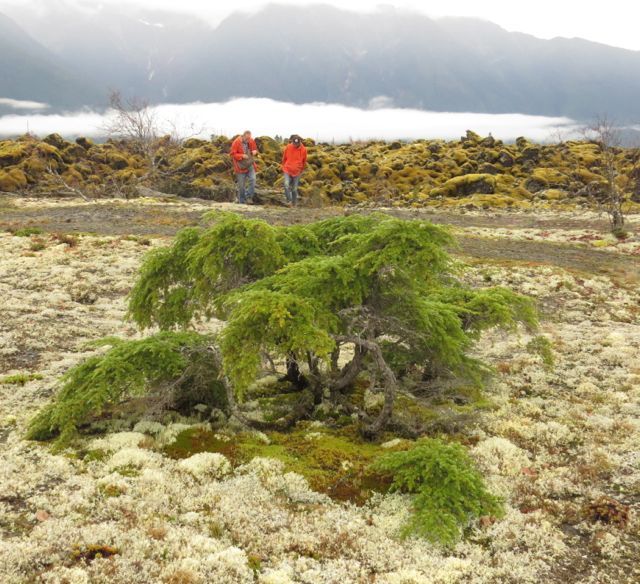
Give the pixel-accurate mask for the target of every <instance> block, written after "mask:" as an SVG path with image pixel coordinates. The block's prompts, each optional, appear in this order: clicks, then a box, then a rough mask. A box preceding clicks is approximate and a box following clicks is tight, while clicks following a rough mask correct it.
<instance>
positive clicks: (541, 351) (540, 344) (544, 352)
mask: <svg viewBox="0 0 640 584" xmlns="http://www.w3.org/2000/svg"><path fill="white" fill-rule="evenodd" d="M527 351H529V353H532V354H536V355H539V356H540V358H541V359H542V363H543V364H544V368H545V369H546V370H547V371H550V370H551V369H553V366H554V364H555V359H554V357H553V349H552V344H551V341H550V340H549V339H547V337H543V336H542V335H538V336H536V337H533V339H531V340H530V341H529V342H528V343H527Z"/></svg>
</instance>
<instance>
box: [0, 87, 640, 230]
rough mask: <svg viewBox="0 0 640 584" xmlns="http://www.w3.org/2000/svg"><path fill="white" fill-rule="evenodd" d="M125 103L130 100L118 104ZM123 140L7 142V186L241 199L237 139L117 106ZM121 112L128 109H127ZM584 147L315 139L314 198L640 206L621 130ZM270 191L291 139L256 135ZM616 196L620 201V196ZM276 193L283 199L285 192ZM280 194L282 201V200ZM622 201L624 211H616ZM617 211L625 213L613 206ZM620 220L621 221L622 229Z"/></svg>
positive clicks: (306, 183) (2, 167) (579, 143)
mask: <svg viewBox="0 0 640 584" xmlns="http://www.w3.org/2000/svg"><path fill="white" fill-rule="evenodd" d="M116 99H120V98H117V96H116ZM116 105H117V107H116V110H117V111H119V112H120V114H119V116H118V117H117V118H116V120H117V124H116V125H117V128H115V129H114V128H111V129H110V131H111V132H112V134H113V136H114V137H112V138H111V139H109V140H107V141H106V142H104V143H94V142H93V141H92V140H90V139H87V138H78V139H77V140H75V142H69V141H67V140H64V139H63V138H62V137H61V136H59V135H57V134H52V135H50V136H47V137H46V138H44V139H43V140H39V139H37V138H35V137H33V136H29V135H25V136H22V137H20V138H17V139H15V140H5V141H0V190H1V191H5V192H12V193H32V194H38V193H47V194H70V195H76V196H77V195H78V194H82V196H85V197H87V198H91V197H97V196H109V195H111V196H114V195H117V196H126V197H129V196H137V194H138V192H139V188H140V187H142V186H144V187H150V188H152V189H155V190H157V191H160V192H164V193H169V194H175V195H178V196H181V197H199V198H203V199H211V200H215V201H231V200H233V197H234V184H233V175H232V166H231V160H230V158H229V156H228V151H229V145H230V140H229V139H228V138H227V137H224V136H214V137H212V138H211V140H202V139H198V138H189V139H186V140H178V139H177V138H176V137H175V136H172V135H168V136H161V135H158V134H157V133H155V132H156V131H155V130H154V132H151V133H149V132H147V131H146V130H145V128H146V127H147V125H148V124H151V126H152V127H153V121H148V120H146V118H145V117H144V111H145V110H144V107H143V106H141V105H140V104H129V105H127V104H123V103H122V102H121V101H120V102H119V103H116ZM118 108H119V109H118ZM598 127H599V128H600V132H598V131H595V132H591V133H589V134H588V135H587V137H586V138H585V139H584V140H574V141H563V142H560V143H558V144H546V145H545V144H534V143H531V142H529V141H528V140H526V139H525V138H519V139H518V140H517V141H516V142H515V143H514V144H507V143H503V142H502V141H500V140H496V139H494V138H492V137H491V136H489V137H485V138H483V137H481V136H478V135H477V134H475V133H474V132H471V131H469V132H467V134H466V135H465V136H463V137H462V138H461V139H460V140H457V141H450V142H445V141H443V140H417V141H414V142H399V141H398V142H391V143H387V142H363V143H360V142H354V143H349V144H326V143H324V144H315V143H314V142H313V141H312V140H306V141H305V143H306V145H307V148H308V152H309V156H308V168H307V170H306V171H305V173H304V175H303V178H302V183H301V186H302V195H303V203H304V204H307V205H316V206H320V205H323V204H337V205H374V206H375V205H377V206H380V205H384V206H412V207H432V206H439V207H470V208H501V209H536V208H537V209H542V208H554V209H565V210H570V209H575V208H576V207H599V208H603V209H605V210H606V211H608V212H609V211H610V212H614V211H615V214H616V217H618V216H623V215H624V213H629V212H635V211H637V209H638V204H639V203H640V186H639V185H640V183H639V179H640V170H639V168H638V160H639V156H638V149H637V148H621V147H619V146H618V145H617V143H616V142H615V141H614V140H613V138H615V136H613V135H612V133H611V132H609V130H611V128H610V126H607V125H605V126H604V129H605V130H607V131H604V132H603V131H602V130H603V126H602V125H600V126H596V129H597V128H598ZM257 142H258V144H259V149H260V156H259V163H258V164H259V187H260V189H259V193H258V198H259V199H261V200H263V201H272V200H279V198H278V196H277V195H279V193H280V191H281V187H282V184H281V183H282V176H281V171H280V158H281V151H282V147H283V144H282V143H281V141H278V140H275V139H273V138H270V137H261V138H258V140H257ZM612 193H613V194H615V197H614V198H612V196H611V194H612ZM274 194H275V195H276V196H275V197H274ZM280 198H281V197H280ZM614 201H615V204H614ZM612 204H614V207H615V209H614V208H613V207H611V205H612ZM619 223H620V218H619V217H618V218H614V220H613V224H612V227H614V228H617V227H618V226H619Z"/></svg>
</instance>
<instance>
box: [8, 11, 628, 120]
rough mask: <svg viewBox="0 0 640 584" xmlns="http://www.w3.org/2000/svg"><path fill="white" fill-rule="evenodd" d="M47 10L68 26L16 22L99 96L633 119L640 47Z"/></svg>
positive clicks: (350, 25)
mask: <svg viewBox="0 0 640 584" xmlns="http://www.w3.org/2000/svg"><path fill="white" fill-rule="evenodd" d="M56 6H58V7H60V6H62V7H64V6H66V4H65V3H64V2H57V3H56ZM58 10H59V11H60V12H59V14H60V15H64V16H59V17H58V18H59V19H63V20H65V21H67V25H66V26H67V28H65V27H64V26H62V25H60V26H53V27H52V26H49V27H43V24H42V22H40V24H39V25H37V24H34V23H37V19H34V18H31V20H29V19H28V18H26V17H25V18H24V23H23V24H25V23H26V24H29V23H31V24H30V25H29V26H28V27H27V28H32V29H34V30H37V31H39V32H40V33H41V35H42V38H40V37H38V38H39V39H40V40H41V42H42V43H43V44H45V45H46V46H47V48H48V49H49V50H50V51H52V52H55V54H56V55H57V56H58V57H59V58H60V59H61V60H62V62H63V63H67V62H68V63H70V65H72V66H73V67H74V68H75V69H76V70H78V71H81V72H82V74H83V75H84V76H85V78H86V79H89V80H91V81H92V82H93V83H94V84H95V85H100V86H101V88H102V90H103V91H104V93H105V99H103V100H102V101H103V102H104V101H105V100H106V88H117V89H120V90H122V91H123V92H124V93H126V94H131V95H138V96H140V97H144V98H148V99H149V100H150V101H152V102H156V103H158V102H174V103H189V102H193V101H209V102H214V101H226V100H229V99H232V98H234V97H269V98H271V99H276V100H281V101H290V102H294V103H307V102H317V101H322V102H331V103H341V104H345V105H350V106H356V107H365V108H366V107H369V106H370V105H371V104H372V103H373V104H375V103H378V102H380V100H382V101H383V102H384V103H386V104H389V105H391V106H396V107H409V108H418V109H425V110H434V111H453V112H461V111H470V112H484V113H514V112H517V113H523V114H534V115H548V116H566V117H570V118H574V119H578V120H586V119H591V118H593V117H594V116H596V115H599V114H608V115H610V116H612V117H615V118H616V119H619V120H620V121H622V122H638V121H640V102H639V101H638V100H637V99H636V96H637V95H638V94H639V93H640V51H631V50H628V49H620V48H616V47H611V46H609V45H604V44H602V43H596V42H593V41H588V40H585V39H580V38H576V39H569V38H565V37H556V38H554V39H550V40H543V39H539V38H536V37H534V36H532V35H528V34H525V33H518V32H508V31H506V30H505V29H503V28H501V27H500V26H498V25H497V24H495V23H492V22H490V21H486V20H478V19H469V18H460V17H445V18H441V19H437V20H434V19H431V18H429V17H427V16H424V15H422V14H418V13H413V12H408V11H402V10H386V11H380V12H374V13H356V12H349V11H346V10H343V9H340V8H336V7H333V6H327V5H312V6H305V7H296V6H283V5H277V4H275V5H268V6H266V7H264V8H263V9H261V10H259V11H256V12H252V13H241V12H236V13H232V14H231V15H229V16H228V17H227V18H225V19H224V20H223V21H222V22H220V24H219V25H218V26H217V27H215V28H214V27H210V26H209V25H207V24H206V23H204V21H199V20H198V19H196V18H195V17H187V16H176V15H171V14H169V13H163V12H157V11H156V12H150V11H143V10H137V11H130V12H118V11H114V10H112V11H108V10H106V9H105V11H103V12H99V13H91V14H80V13H74V12H73V11H72V10H71V9H69V11H67V12H63V9H62V8H58ZM74 15H75V16H74ZM74 19H75V20H74ZM26 24H25V26H26ZM151 25H154V26H151ZM89 29H90V30H91V35H90V36H91V38H89V37H88V36H87V34H88V33H87V30H89ZM67 31H74V34H67ZM283 31H284V32H283ZM83 46H86V49H85V50H81V48H82V47H83ZM0 74H2V69H1V68H0ZM0 93H2V92H1V91H0ZM24 93H25V92H23V94H24ZM9 97H13V96H9ZM39 97H40V96H38V95H30V96H29V98H30V99H35V100H38V101H41V99H39ZM88 105H95V104H88Z"/></svg>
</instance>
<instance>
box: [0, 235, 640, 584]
mask: <svg viewBox="0 0 640 584" xmlns="http://www.w3.org/2000/svg"><path fill="white" fill-rule="evenodd" d="M45 239H47V238H46V237H45ZM158 243H159V242H158V241H154V242H153V245H156V244H158ZM29 248H30V242H29V239H28V238H19V237H13V236H11V235H8V234H2V235H0V298H1V299H2V310H1V311H0V376H4V375H8V374H12V373H18V372H34V373H35V372H37V373H40V374H42V375H43V379H41V380H34V381H31V382H29V383H27V384H26V385H25V386H23V387H20V386H16V385H0V582H2V583H23V582H25V583H26V582H49V583H54V582H56V583H63V582H69V583H76V582H78V583H80V582H109V583H111V582H118V583H123V584H125V583H127V584H128V583H134V582H140V583H147V582H148V583H152V582H169V583H192V582H216V583H222V584H224V583H242V582H247V583H248V582H255V581H257V582H261V583H265V584H266V583H271V584H276V583H278V584H279V583H290V582H301V583H333V582H335V583H341V584H347V583H351V582H354V583H355V582H358V583H360V582H362V583H365V582H366V583H369V582H376V583H389V584H391V583H393V584H401V583H405V584H409V583H422V582H424V583H432V582H434V583H454V582H495V583H502V582H513V583H520V582H532V583H533V582H553V581H563V582H592V583H594V584H596V583H601V582H611V583H614V582H616V583H617V582H636V581H638V579H640V569H639V568H638V566H637V562H636V559H637V557H638V554H639V553H640V546H639V544H638V542H639V527H638V518H637V506H638V501H639V499H640V454H639V452H638V446H639V445H640V421H639V420H640V361H639V359H638V355H639V354H640V323H639V322H638V301H639V299H640V298H639V295H638V292H637V291H635V292H634V291H628V290H624V289H621V288H617V287H615V286H614V285H612V284H611V283H610V282H609V281H608V280H606V279H604V278H599V277H585V276H577V275H572V274H569V273H567V272H564V271H562V270H560V269H555V268H535V269H532V268H529V267H521V268H509V269H507V268H504V267H500V266H498V265H494V266H491V265H488V266H479V267H475V268H473V270H472V271H471V272H470V274H469V278H470V279H471V280H473V281H475V282H476V283H478V285H485V284H486V282H487V281H488V280H490V281H491V283H493V284H504V285H507V286H510V287H513V288H515V289H517V290H519V291H521V292H524V293H527V294H530V295H532V296H534V297H536V298H537V299H538V300H539V302H540V306H541V309H542V311H543V314H544V315H545V320H544V321H543V326H542V333H543V334H544V335H545V336H546V337H547V338H548V339H549V340H551V341H552V342H553V343H554V348H555V358H556V365H555V368H554V369H553V370H552V371H548V370H546V369H545V367H544V366H543V363H542V360H541V359H540V357H539V356H538V355H535V354H532V353H530V352H529V351H528V350H527V348H526V345H527V342H528V341H529V340H530V338H531V337H530V336H529V335H527V334H526V333H524V332H522V333H520V334H519V335H507V334H504V333H498V332H492V333H490V334H487V335H486V336H485V338H484V339H483V341H482V343H481V345H480V347H479V350H478V352H479V354H480V355H481V356H482V357H484V358H485V359H487V360H488V361H490V362H491V363H492V364H494V365H495V366H496V367H497V369H498V371H499V374H498V376H497V377H496V379H495V381H494V383H493V384H492V385H491V386H490V387H489V388H488V390H487V391H488V394H489V396H490V398H491V399H492V400H493V402H494V403H495V409H493V410H492V411H491V412H490V413H488V414H486V415H485V416H484V417H483V418H482V419H480V420H479V421H478V423H477V424H476V425H474V427H472V428H469V430H468V439H469V442H470V443H472V444H475V445H474V446H473V447H472V449H471V452H472V455H473V457H474V458H475V460H476V461H477V462H478V464H479V466H480V467H481V468H482V470H483V472H484V474H485V476H486V477H487V480H488V482H489V484H490V486H491V488H492V489H493V491H494V492H496V493H499V494H501V495H502V496H504V497H505V500H506V504H507V514H506V516H505V517H504V518H503V519H501V520H499V521H496V522H493V521H492V520H487V521H485V522H483V524H482V525H479V526H477V528H476V529H474V530H473V531H471V533H470V534H469V538H468V539H467V540H466V541H465V542H463V543H460V544H459V545H458V546H457V547H456V548H455V549H454V550H451V551H448V552H446V551H442V550H438V549H437V548H434V547H433V546H431V545H429V544H427V543H425V542H423V541H419V540H409V541H402V540H400V539H398V537H397V532H398V527H399V526H400V524H401V523H402V521H403V519H404V518H405V517H406V514H407V513H408V509H409V507H408V503H407V500H406V499H404V498H403V497H400V496H384V497H383V496H380V497H376V498H374V500H372V501H371V502H370V503H369V504H367V505H365V506H363V507H357V506H354V505H348V504H344V503H338V502H334V501H331V500H330V499H328V498H327V497H326V496H324V495H320V494H317V493H314V492H312V491H311V490H310V489H309V488H308V486H307V485H306V483H305V481H304V479H303V478H302V477H300V476H299V475H296V474H294V473H287V472H286V470H285V469H283V468H282V467H281V466H280V464H279V463H277V462H276V461H271V460H266V459H254V461H253V462H251V463H249V464H247V465H244V466H242V467H239V468H231V466H230V465H229V463H228V461H227V460H226V459H224V458H223V457H222V456H221V455H219V454H205V455H202V454H199V455H194V456H193V457H191V458H190V459H186V460H183V461H176V460H172V459H169V458H167V457H165V456H163V454H162V453H161V452H160V446H161V445H163V444H166V443H167V442H168V441H170V440H172V437H174V436H175V434H176V431H177V430H179V429H180V428H182V427H183V426H177V427H174V426H163V425H160V424H158V423H154V422H142V423H140V424H138V425H137V426H136V427H134V428H121V429H120V430H121V431H115V429H114V431H112V432H111V433H110V434H107V435H105V436H102V437H99V438H87V439H86V444H85V445H84V448H85V449H86V450H88V451H91V450H99V451H100V452H104V453H105V455H104V456H102V457H97V459H92V457H79V456H78V454H77V451H76V450H70V451H68V452H63V453H59V454H53V453H51V451H50V449H49V448H48V447H47V446H46V445H42V444H34V443H29V442H26V441H24V440H23V438H22V436H23V434H24V429H25V425H26V422H27V420H28V419H29V417H30V416H31V415H32V414H33V413H34V412H35V411H36V410H37V409H38V408H39V407H41V406H42V405H43V404H44V403H46V402H47V401H48V400H49V399H50V398H51V395H52V391H53V387H54V382H55V379H56V378H57V377H58V376H59V375H60V374H61V373H62V372H64V371H65V370H67V369H68V368H69V367H70V366H71V365H73V364H75V363H76V362H77V361H78V360H80V359H81V358H83V357H84V356H86V355H87V354H89V353H90V350H89V349H87V348H86V347H84V344H85V343H86V341H88V340H90V339H94V338H98V337H101V336H104V335H108V334H118V335H122V336H128V335H135V334H136V331H135V329H134V328H133V327H132V326H131V325H128V324H126V323H123V322H122V317H123V315H124V308H125V300H124V296H125V294H126V292H127V290H128V288H129V286H130V284H131V282H132V279H133V277H134V274H135V270H136V268H137V266H138V265H139V262H140V259H141V257H142V255H143V253H144V252H146V251H147V250H148V249H149V248H148V247H146V246H143V245H140V244H139V243H138V242H136V241H129V240H126V239H119V238H109V237H107V238H96V237H88V236H87V237H82V238H80V241H79V244H78V245H77V246H75V247H69V246H67V245H64V244H59V245H55V244H54V243H53V241H52V240H49V239H47V247H46V248H45V249H44V250H41V251H37V252H31V251H30V249H29ZM181 422H182V423H186V424H189V423H194V422H195V420H192V421H189V420H182V421H181ZM601 495H608V496H611V497H613V498H615V499H616V500H618V501H620V502H622V503H624V504H626V505H628V506H629V507H630V509H631V515H630V517H631V518H630V521H629V522H628V524H627V525H625V526H616V525H613V524H606V523H599V522H594V521H591V520H589V518H588V517H587V515H585V513H584V509H585V508H586V506H587V505H588V504H589V503H590V502H592V501H594V500H596V499H598V497H600V496H601ZM98 552H101V553H98Z"/></svg>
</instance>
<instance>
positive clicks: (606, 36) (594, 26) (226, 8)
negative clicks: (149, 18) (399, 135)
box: [0, 0, 640, 50]
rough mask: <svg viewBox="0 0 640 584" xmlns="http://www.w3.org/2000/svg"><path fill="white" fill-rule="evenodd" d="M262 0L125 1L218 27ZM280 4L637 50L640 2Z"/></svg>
mask: <svg viewBox="0 0 640 584" xmlns="http://www.w3.org/2000/svg"><path fill="white" fill-rule="evenodd" d="M34 1H35V2H39V3H41V4H44V5H50V4H52V3H54V2H55V1H56V0H0V7H1V6H2V4H22V5H24V4H29V3H32V2H34ZM71 1H73V2H74V3H76V4H84V5H86V6H96V7H97V6H100V5H102V4H122V3H123V0H71ZM267 3H268V2H265V1H264V0H234V1H218V0H179V1H177V0H127V2H126V4H128V5H131V4H140V5H142V6H146V7H152V8H161V9H164V10H171V11H182V12H191V13H195V14H199V15H201V16H203V17H205V18H207V20H209V21H210V22H212V23H217V22H219V21H220V20H221V19H223V18H224V17H225V16H227V15H228V14H229V13H230V12H232V11H236V10H242V11H253V10H256V9H257V8H259V7H260V6H263V5H264V4H267ZM278 3H279V4H297V5H301V4H302V5H304V4H319V3H325V4H336V5H338V6H341V7H343V8H351V9H356V10H376V8H377V7H378V6H380V5H386V6H396V7H399V8H405V9H407V8H408V9H413V10H418V11H420V12H423V13H425V14H428V15H429V16H435V17H437V16H473V17H478V18H483V19H486V20H490V21H492V22H495V23H496V24H499V25H500V26H502V27H504V28H506V29H507V30H511V31H520V32H526V33H530V34H533V35H535V36H538V37H542V38H552V37H555V36H564V37H582V38H586V39H589V40H593V41H597V42H602V43H606V44H609V45H614V46H618V47H624V48H628V49H633V50H640V34H638V22H639V20H640V2H638V0H606V1H603V0H600V1H598V2H595V1H593V0H536V1H534V2H517V1H514V0H438V1H434V0H390V1H387V2H380V1H379V0H323V1H320V2H319V1H318V0H295V1H294V0H280V1H279V2H278Z"/></svg>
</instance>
